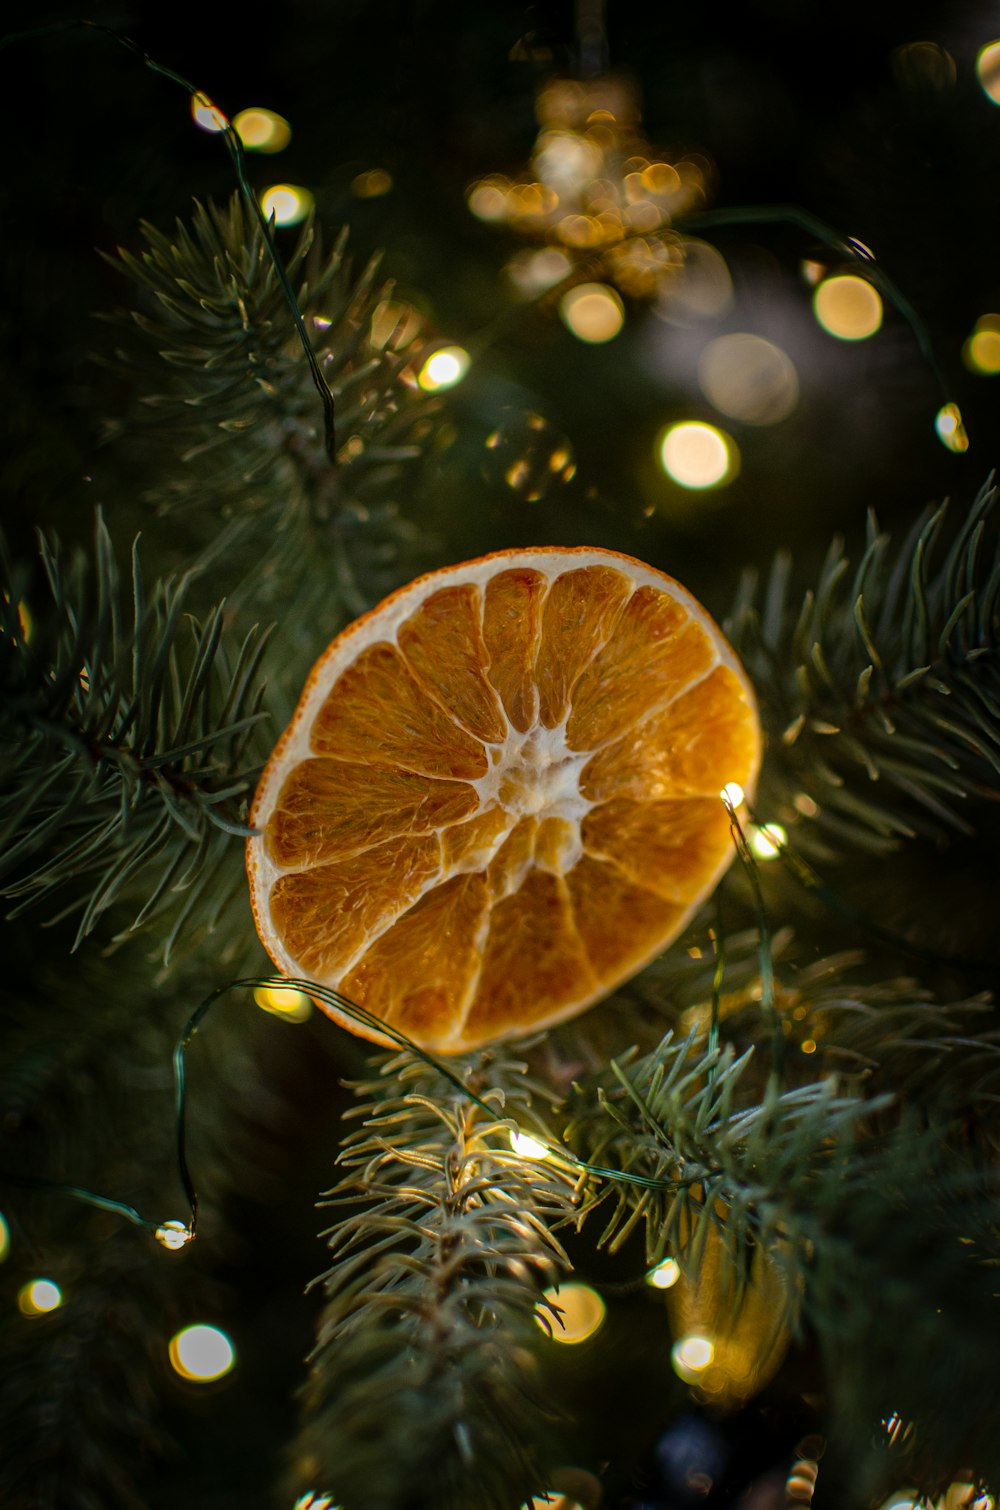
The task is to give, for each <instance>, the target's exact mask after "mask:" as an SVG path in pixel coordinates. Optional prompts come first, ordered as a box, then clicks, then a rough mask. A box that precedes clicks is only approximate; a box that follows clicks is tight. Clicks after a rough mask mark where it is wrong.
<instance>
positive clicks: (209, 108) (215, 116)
mask: <svg viewBox="0 0 1000 1510" xmlns="http://www.w3.org/2000/svg"><path fill="white" fill-rule="evenodd" d="M191 119H192V120H193V121H194V123H195V125H196V126H200V127H201V129H202V131H209V132H216V131H225V129H226V127H227V126H228V125H229V122H228V120H227V119H226V117H225V116H224V115H223V113H222V111H221V110H220V109H219V107H218V105H213V104H212V101H211V100H210V99H209V97H208V95H207V94H200V93H198V94H193V95H192V96H191Z"/></svg>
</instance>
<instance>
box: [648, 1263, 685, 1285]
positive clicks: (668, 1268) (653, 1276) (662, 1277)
mask: <svg viewBox="0 0 1000 1510" xmlns="http://www.w3.org/2000/svg"><path fill="white" fill-rule="evenodd" d="M680 1277H681V1266H680V1264H679V1263H678V1262H677V1260H676V1258H665V1259H663V1260H662V1261H661V1262H660V1263H658V1264H657V1265H656V1267H655V1268H653V1269H650V1270H649V1272H648V1273H647V1275H646V1283H647V1284H648V1285H652V1287H653V1289H654V1290H669V1289H670V1288H671V1286H672V1285H675V1284H676V1283H677V1281H678V1280H679V1279H680Z"/></svg>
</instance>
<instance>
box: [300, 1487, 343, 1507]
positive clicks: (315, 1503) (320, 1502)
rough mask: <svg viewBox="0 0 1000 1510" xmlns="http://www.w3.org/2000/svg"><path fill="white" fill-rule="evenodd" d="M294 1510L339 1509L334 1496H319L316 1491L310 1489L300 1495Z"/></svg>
mask: <svg viewBox="0 0 1000 1510" xmlns="http://www.w3.org/2000/svg"><path fill="white" fill-rule="evenodd" d="M292 1510H338V1507H337V1506H336V1505H335V1504H334V1503H333V1495H332V1494H317V1493H316V1491H315V1489H310V1490H308V1492H307V1493H305V1494H300V1495H299V1497H298V1499H297V1500H296V1501H295V1504H294V1505H293V1506H292Z"/></svg>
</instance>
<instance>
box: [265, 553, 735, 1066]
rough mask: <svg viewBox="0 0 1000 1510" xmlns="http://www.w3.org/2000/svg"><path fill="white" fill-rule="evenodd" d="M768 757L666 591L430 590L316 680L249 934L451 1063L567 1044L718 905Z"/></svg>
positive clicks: (275, 786) (596, 585)
mask: <svg viewBox="0 0 1000 1510" xmlns="http://www.w3.org/2000/svg"><path fill="white" fill-rule="evenodd" d="M759 759H760V729H759V724H758V719H757V712H756V706H755V702H754V697H753V692H752V689H751V687H750V685H749V682H748V681H747V678H746V676H745V674H744V672H743V670H742V668H741V667H740V665H739V663H738V661H737V660H736V657H735V655H734V654H733V652H732V650H731V649H730V647H729V646H728V644H727V643H726V641H725V639H724V638H723V636H722V634H721V632H720V631H719V629H718V628H717V627H716V625H715V624H714V623H713V622H712V620H711V619H710V618H709V616H708V614H707V613H706V612H705V611H704V609H703V608H701V607H700V605H699V604H698V603H697V602H695V600H694V599H693V598H692V597H691V595H690V594H689V593H688V592H686V591H685V590H684V588H682V587H680V586H679V585H678V584H677V583H676V582H674V581H673V580H672V579H671V578H670V577H667V576H665V575H664V574H663V573H662V572H658V571H655V570H654V569H653V568H652V567H649V566H644V565H643V564H642V563H641V562H639V561H635V560H633V559H632V558H631V557H629V556H623V555H619V554H617V553H616V552H614V551H606V550H597V549H587V548H580V549H562V548H559V547H547V548H541V549H536V550H508V551H501V552H499V553H497V554H496V555H492V556H485V557H483V558H481V559H480V560H478V561H470V562H466V563H464V564H463V565H460V566H451V567H447V568H445V569H443V570H441V571H436V572H432V573H431V574H430V575H428V576H425V577H421V578H419V579H418V580H417V581H415V582H412V583H410V585H409V586H408V587H404V588H402V589H401V590H400V591H399V592H397V593H394V594H393V595H392V596H391V597H389V598H387V599H386V600H385V602H384V603H381V604H380V605H379V606H378V607H377V608H375V609H373V610H372V611H371V613H368V614H366V615H365V616H364V617H363V618H361V619H358V620H357V621H356V622H355V623H354V624H351V625H349V626H348V628H347V629H345V630H344V631H343V633H342V634H340V635H338V637H337V638H336V639H335V640H334V641H333V642H332V644H331V645H330V646H329V647H328V648H327V649H326V651H325V652H324V653H323V655H322V656H321V657H320V659H319V660H318V661H317V663H316V665H315V666H314V667H313V670H312V673H311V675H310V676H309V679H308V681H307V683H306V686H305V689H304V691H303V693H302V697H301V699H300V701H299V705H298V707H297V709H296V711H295V714H294V716H293V718H292V721H291V723H290V724H289V726H288V728H287V729H286V730H285V733H284V734H283V735H282V737H281V739H280V740H279V741H278V744H277V746H276V747H275V750H274V752H273V754H272V756H271V758H270V760H269V762H268V764H267V766H266V768H265V770H264V774H263V776H262V777H261V781H260V785H259V786H258V789H257V795H256V798H255V800H254V805H253V809H252V811H251V815H250V821H251V824H252V825H253V827H254V828H255V829H256V830H257V831H258V832H257V834H256V835H255V837H254V838H252V839H250V840H249V841H248V844H247V869H248V873H249V879H250V893H251V900H252V904H253V911H254V918H255V920H256V924H257V930H258V933H259V934H260V937H261V939H262V941H263V943H264V945H265V947H266V949H267V951H268V953H269V954H270V956H271V958H272V959H273V960H274V962H275V964H276V965H278V967H279V969H281V970H282V971H283V972H285V973H286V974H288V975H293V976H304V977H307V978H308V979H310V980H313V981H316V982H318V983H321V984H323V985H325V986H329V987H332V988H334V989H336V990H337V991H339V992H340V993H342V994H343V995H344V996H346V997H348V998H350V999H351V1000H352V1001H356V1002H359V1003H361V1004H362V1005H363V1006H364V1007H366V1008H367V1009H368V1010H369V1011H370V1012H372V1013H374V1014H375V1015H376V1016H377V1017H378V1018H379V1019H380V1020H381V1021H383V1022H386V1023H389V1024H392V1025H393V1026H394V1027H395V1028H396V1029H398V1030H399V1031H401V1032H403V1033H405V1034H406V1035H407V1036H408V1037H409V1038H411V1039H413V1040H414V1041H415V1042H417V1043H419V1044H421V1045H423V1046H424V1047H426V1048H432V1049H435V1050H437V1051H439V1052H444V1053H458V1052H461V1051H463V1050H466V1049H470V1048H473V1047H476V1046H478V1045H480V1044H483V1043H487V1042H490V1041H491V1040H494V1039H497V1038H501V1037H504V1036H507V1035H510V1034H520V1033H526V1032H528V1031H531V1030H533V1029H536V1028H541V1027H544V1026H547V1025H550V1024H552V1023H556V1022H559V1021H561V1020H563V1019H565V1018H567V1017H571V1016H573V1015H574V1014H575V1013H577V1012H579V1011H581V1010H582V1009H583V1008H584V1007H586V1006H589V1005H590V1004H591V1003H592V1002H594V1001H596V1000H597V999H598V998H600V997H602V996H604V995H606V994H607V993H608V992H609V991H611V990H612V989H613V988H614V987H615V986H616V985H618V984H619V983H620V982H621V981H623V980H625V979H626V978H627V977H629V976H630V975H632V974H634V973H635V971H637V970H638V969H640V968H641V967H642V966H643V965H645V964H647V963H648V962H649V961H650V960H651V959H652V958H653V957H654V955H656V954H658V953H659V952H660V951H661V950H662V949H663V948H664V947H665V946H666V945H667V944H668V943H669V942H670V940H671V939H673V938H674V937H675V936H676V935H677V934H678V933H679V932H680V930H681V929H682V928H683V926H684V924H685V923H686V922H687V921H688V919H689V918H690V916H691V914H692V913H693V912H694V911H695V910H696V908H697V907H698V905H699V904H700V903H701V902H702V900H703V899H704V898H705V896H706V895H707V894H708V893H709V892H710V891H711V890H712V888H713V887H714V886H715V884H716V882H717V881H718V879H719V877H720V876H721V875H722V873H723V871H724V870H725V869H726V867H727V865H728V864H729V862H730V860H731V858H732V854H733V850H732V844H731V839H730V834H729V821H728V816H727V813H726V810H725V807H724V804H723V802H722V801H721V798H720V792H721V789H722V788H723V787H724V786H726V785H727V784H729V783H736V784H737V785H739V786H740V787H742V788H743V789H744V790H746V791H747V792H750V791H751V790H752V787H753V784H754V781H755V778H756V774H757V767H758V764H759ZM323 1005H324V1007H325V1010H327V1011H329V1012H330V1015H331V1016H335V1017H337V1020H339V1021H341V1022H342V1023H343V1024H344V1026H346V1027H348V1028H350V1029H351V1030H352V1031H354V1032H361V1033H362V1034H363V1035H364V1036H371V1037H377V1035H376V1034H374V1033H371V1034H369V1033H367V1032H366V1031H365V1029H363V1028H360V1027H359V1026H358V1025H357V1024H356V1023H355V1022H353V1021H352V1020H351V1019H350V1018H349V1017H348V1016H346V1015H343V1016H341V1015H338V1014H337V1013H336V1012H335V1011H333V1009H331V1008H329V1007H326V1006H325V1004H323Z"/></svg>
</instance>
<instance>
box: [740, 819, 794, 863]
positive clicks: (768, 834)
mask: <svg viewBox="0 0 1000 1510" xmlns="http://www.w3.org/2000/svg"><path fill="white" fill-rule="evenodd" d="M787 838H788V834H787V833H786V831H785V830H784V829H783V828H782V826H781V824H780V823H766V824H764V825H763V827H761V828H754V829H752V830H751V833H750V839H749V844H750V848H751V849H752V850H753V853H754V854H755V855H756V856H757V859H758V860H774V859H776V858H777V857H778V855H779V854H780V853H781V851H782V849H783V847H784V844H785V840H786V839H787Z"/></svg>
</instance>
